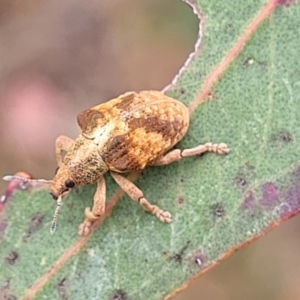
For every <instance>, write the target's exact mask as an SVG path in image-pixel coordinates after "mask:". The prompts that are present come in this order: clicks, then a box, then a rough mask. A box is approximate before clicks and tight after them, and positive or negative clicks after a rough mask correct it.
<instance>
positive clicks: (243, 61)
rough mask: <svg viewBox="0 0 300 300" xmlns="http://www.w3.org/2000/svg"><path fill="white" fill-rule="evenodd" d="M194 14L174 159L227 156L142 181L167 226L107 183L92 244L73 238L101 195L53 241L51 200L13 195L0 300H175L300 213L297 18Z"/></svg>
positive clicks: (75, 207) (238, 10)
mask: <svg viewBox="0 0 300 300" xmlns="http://www.w3.org/2000/svg"><path fill="white" fill-rule="evenodd" d="M190 2H193V3H194V2H196V3H195V6H194V9H195V10H196V11H197V10H198V11H199V9H201V15H202V16H203V17H202V21H201V35H202V36H201V48H200V50H199V49H196V52H195V54H194V55H193V56H191V58H190V60H189V61H188V63H187V64H186V65H185V66H184V68H183V69H182V70H181V72H180V76H179V77H178V78H176V80H175V81H174V82H173V83H172V84H171V85H170V86H169V87H168V88H167V93H168V94H169V95H171V96H173V97H174V98H177V99H179V100H181V101H182V102H184V103H185V104H187V105H189V106H190V108H191V111H192V117H191V126H190V130H189V132H188V134H187V135H186V137H185V138H184V140H183V141H182V142H181V143H180V144H179V145H178V147H179V148H181V149H184V148H189V147H194V146H196V145H198V144H200V143H205V142H214V143H220V142H225V143H227V144H228V146H229V147H230V149H231V152H230V153H229V154H228V155H227V156H218V155H215V154H206V155H204V156H202V157H192V158H187V159H183V160H182V161H180V162H179V163H174V164H171V165H168V166H165V167H156V168H154V167H153V168H148V169H146V170H145V172H144V173H143V175H141V176H140V177H139V178H138V179H137V180H136V184H137V185H138V186H139V187H140V188H141V189H142V190H143V191H144V194H145V196H146V197H147V198H148V199H149V200H150V201H151V202H152V203H155V204H157V205H159V206H160V207H162V208H164V209H165V210H168V211H170V212H171V213H172V215H173V222H172V223H171V224H169V225H166V224H162V223H160V222H159V221H158V220H157V219H156V218H155V217H153V216H152V215H150V214H146V213H145V212H144V211H143V210H142V209H141V207H139V205H138V204H137V203H134V202H133V201H131V200H130V199H129V198H128V197H127V196H125V195H122V196H121V201H119V202H118V201H117V200H118V199H119V198H120V195H121V193H120V191H118V192H117V194H115V191H117V186H116V184H114V183H113V181H112V179H111V178H110V177H109V176H107V186H108V195H107V197H108V199H112V202H110V203H109V204H108V214H107V215H106V217H105V218H104V220H101V221H102V222H101V225H100V226H99V227H98V228H96V229H95V230H94V231H93V232H92V234H91V235H90V236H89V237H88V238H79V237H78V236H77V227H78V224H79V223H80V222H82V220H83V211H84V208H85V207H86V206H90V205H91V203H92V197H93V193H94V191H95V187H94V186H93V187H84V188H80V189H76V190H74V191H73V192H72V193H71V194H70V195H69V197H68V198H67V199H66V200H64V205H63V208H62V210H61V213H60V216H59V224H58V229H57V232H56V233H55V234H54V235H50V234H49V227H50V224H51V219H52V214H53V210H54V202H53V201H52V200H51V199H50V197H49V195H48V192H46V191H39V192H36V193H33V194H30V195H29V194H26V193H21V192H19V193H17V194H16V196H15V197H14V198H13V200H12V201H10V202H9V203H7V204H6V206H5V209H4V210H3V211H2V215H1V224H0V225H1V226H0V233H1V238H2V240H1V253H0V298H1V299H2V298H4V297H8V295H14V296H15V297H17V298H21V297H25V296H27V297H28V298H27V299H29V297H30V295H34V294H35V293H36V294H35V297H34V298H35V299H65V298H67V297H69V299H72V300H73V299H74V300H76V299H134V300H136V299H149V300H152V299H153V300H155V299H162V298H164V297H166V298H168V297H169V296H170V295H172V294H174V293H175V291H177V290H178V289H180V288H181V287H182V286H183V285H184V284H186V283H188V282H189V281H190V280H191V279H192V278H193V277H195V276H199V275H200V274H202V273H203V272H204V271H205V270H207V269H209V268H211V267H212V266H214V265H215V264H216V263H217V262H219V261H220V260H221V259H223V258H225V257H227V256H228V255H229V254H230V253H232V252H233V251H234V250H235V249H237V248H239V247H241V246H242V245H243V244H245V243H247V242H249V241H251V240H254V239H255V238H257V237H259V236H262V235H263V234H264V233H266V231H268V230H269V229H271V228H273V227H275V226H277V225H278V224H280V223H281V222H282V221H283V220H285V219H287V218H290V217H291V216H293V215H295V214H297V213H298V212H299V208H300V200H299V199H300V198H299V193H300V184H299V182H300V165H299V154H298V153H299V148H300V146H299V144H300V130H299V129H300V121H299V118H298V116H297V113H298V111H299V110H300V81H299V78H300V77H299V76H300V59H299V54H298V53H299V50H298V49H300V39H299V38H297V36H298V31H299V28H300V18H299V15H300V6H299V5H297V4H295V3H293V1H283V0H282V1H278V3H277V1H269V2H265V1H250V2H246V1H238V0H234V1H231V2H230V3H227V4H225V3H224V1H219V0H215V1H209V0H207V1H206V0H201V1H200V0H199V1H192V0H191V1H190ZM170 13H171V12H170ZM229 64H230V65H229ZM211 83H214V86H213V87H212V86H211ZM207 99H210V100H211V101H206V102H205V100H207ZM202 102H203V103H202ZM200 104H201V105H200ZM117 202H118V203H117ZM116 203H117V205H115V206H114V204H116ZM109 212H111V213H110V214H109Z"/></svg>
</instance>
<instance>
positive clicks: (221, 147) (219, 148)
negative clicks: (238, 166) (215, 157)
mask: <svg viewBox="0 0 300 300" xmlns="http://www.w3.org/2000/svg"><path fill="white" fill-rule="evenodd" d="M214 145H216V151H214V152H216V153H218V154H220V155H224V154H227V153H228V152H229V151H230V150H229V148H228V147H227V145H226V144H224V143H221V144H214ZM214 145H213V146H214Z"/></svg>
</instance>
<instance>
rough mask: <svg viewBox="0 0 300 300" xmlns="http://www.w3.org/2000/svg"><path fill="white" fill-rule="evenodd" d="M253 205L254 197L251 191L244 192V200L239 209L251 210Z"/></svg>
mask: <svg viewBox="0 0 300 300" xmlns="http://www.w3.org/2000/svg"><path fill="white" fill-rule="evenodd" d="M254 205H255V198H254V195H253V192H252V191H249V192H248V193H247V194H246V196H245V198H244V201H243V202H242V205H241V209H244V210H251V209H252V208H253V207H254Z"/></svg>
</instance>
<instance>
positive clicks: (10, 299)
mask: <svg viewBox="0 0 300 300" xmlns="http://www.w3.org/2000/svg"><path fill="white" fill-rule="evenodd" d="M0 299H1V300H2V299H3V300H17V299H18V298H17V297H16V296H14V295H13V294H11V291H10V279H8V280H6V282H5V283H4V285H3V286H1V287H0Z"/></svg>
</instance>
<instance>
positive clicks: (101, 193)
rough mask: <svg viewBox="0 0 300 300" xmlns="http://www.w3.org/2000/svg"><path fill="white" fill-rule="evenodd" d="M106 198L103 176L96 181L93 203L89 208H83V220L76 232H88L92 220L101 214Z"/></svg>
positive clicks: (103, 210)
mask: <svg viewBox="0 0 300 300" xmlns="http://www.w3.org/2000/svg"><path fill="white" fill-rule="evenodd" d="M105 200H106V185H105V179H104V177H101V178H100V179H99V180H98V182H97V190H96V193H95V195H94V205H93V209H92V210H91V209H90V208H89V207H86V208H85V211H84V214H85V220H84V221H83V223H81V224H80V225H79V229H78V234H79V235H87V234H88V233H89V232H90V229H91V226H92V224H93V222H94V221H96V220H97V219H98V218H99V217H101V216H103V214H104V212H105Z"/></svg>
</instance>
